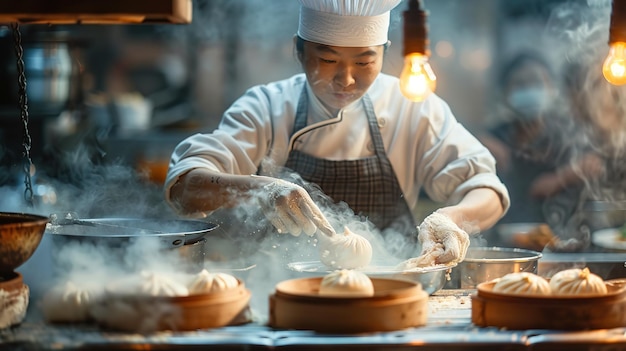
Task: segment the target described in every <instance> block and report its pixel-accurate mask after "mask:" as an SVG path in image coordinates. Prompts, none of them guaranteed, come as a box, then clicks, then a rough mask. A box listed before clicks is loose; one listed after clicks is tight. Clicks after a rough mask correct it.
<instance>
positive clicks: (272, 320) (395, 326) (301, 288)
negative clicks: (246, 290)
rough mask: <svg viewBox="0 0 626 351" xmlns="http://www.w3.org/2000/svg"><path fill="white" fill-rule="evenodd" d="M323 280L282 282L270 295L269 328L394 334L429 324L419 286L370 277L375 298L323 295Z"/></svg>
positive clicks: (424, 294)
mask: <svg viewBox="0 0 626 351" xmlns="http://www.w3.org/2000/svg"><path fill="white" fill-rule="evenodd" d="M322 279H323V277H312V278H299V279H291V280H286V281H283V282H280V283H278V284H277V285H276V290H275V293H274V294H273V295H271V296H270V315H269V325H270V326H271V327H274V328H282V329H304V330H314V331H318V332H325V333H365V332H378V331H393V330H400V329H405V328H410V327H418V326H422V325H425V324H426V320H427V316H428V294H427V293H426V292H425V291H424V290H422V288H421V286H420V285H419V284H418V283H415V282H411V281H406V280H399V279H386V278H370V279H371V280H372V283H373V285H374V296H371V297H335V296H320V295H319V288H320V283H321V281H322Z"/></svg>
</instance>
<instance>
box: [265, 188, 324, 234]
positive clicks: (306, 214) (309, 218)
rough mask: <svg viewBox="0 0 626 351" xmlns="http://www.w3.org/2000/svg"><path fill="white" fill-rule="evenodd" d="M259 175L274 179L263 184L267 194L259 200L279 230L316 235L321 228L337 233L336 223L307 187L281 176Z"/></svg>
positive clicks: (266, 215)
mask: <svg viewBox="0 0 626 351" xmlns="http://www.w3.org/2000/svg"><path fill="white" fill-rule="evenodd" d="M255 177H256V178H266V179H271V181H270V182H268V184H266V185H264V186H263V190H264V191H263V194H262V195H261V196H259V199H258V200H259V203H260V205H261V207H262V209H263V213H264V214H265V217H267V218H268V219H269V220H270V222H271V223H272V225H274V227H276V229H277V230H278V232H279V233H290V234H291V235H294V236H298V235H300V234H301V233H302V232H304V233H306V234H307V235H313V234H315V232H316V231H317V230H318V229H319V230H320V231H321V232H322V233H324V234H326V235H328V236H332V235H334V234H335V230H334V229H333V227H332V226H331V225H330V223H328V220H326V217H324V215H323V214H322V211H320V209H319V208H318V207H317V205H316V204H315V203H314V202H313V200H312V199H311V197H310V196H309V193H307V191H306V190H304V188H302V187H301V186H299V185H297V184H294V183H290V182H287V181H284V180H281V179H273V178H269V177H259V176H255Z"/></svg>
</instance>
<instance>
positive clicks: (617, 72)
mask: <svg viewBox="0 0 626 351" xmlns="http://www.w3.org/2000/svg"><path fill="white" fill-rule="evenodd" d="M602 74H604V78H605V79H606V80H607V81H608V82H609V83H611V84H613V85H623V84H626V43H624V42H622V41H618V42H615V43H612V44H611V47H610V48H609V55H608V56H607V57H606V59H605V60H604V64H603V65H602Z"/></svg>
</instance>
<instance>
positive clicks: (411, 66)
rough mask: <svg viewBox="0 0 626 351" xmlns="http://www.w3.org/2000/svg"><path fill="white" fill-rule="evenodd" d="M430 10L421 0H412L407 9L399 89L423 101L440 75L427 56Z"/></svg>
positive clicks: (416, 99)
mask: <svg viewBox="0 0 626 351" xmlns="http://www.w3.org/2000/svg"><path fill="white" fill-rule="evenodd" d="M426 16H427V13H426V11H424V10H423V9H422V6H421V1H420V0H412V1H410V2H409V9H408V10H407V11H404V52H403V53H404V68H403V69H402V73H401V74H400V91H401V92H402V94H403V95H404V96H405V97H406V98H408V99H410V100H412V101H423V100H424V99H426V98H427V97H428V95H430V94H431V93H432V92H433V91H435V88H436V87H437V77H436V76H435V73H434V72H433V70H432V68H431V67H430V64H429V63H428V57H429V56H430V51H429V50H428V35H427V28H426Z"/></svg>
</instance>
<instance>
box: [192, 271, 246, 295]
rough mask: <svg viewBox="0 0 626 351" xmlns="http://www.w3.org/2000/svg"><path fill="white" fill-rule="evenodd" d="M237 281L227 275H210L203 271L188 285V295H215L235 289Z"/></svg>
mask: <svg viewBox="0 0 626 351" xmlns="http://www.w3.org/2000/svg"><path fill="white" fill-rule="evenodd" d="M238 285H239V281H238V280H237V278H235V277H234V276H232V275H230V274H228V273H219V272H218V273H211V272H209V271H207V270H206V269H203V270H202V271H201V272H200V273H198V274H197V275H196V276H195V277H194V278H193V279H192V280H191V282H190V283H189V285H188V288H189V293H190V294H209V293H216V292H220V291H224V290H228V289H232V288H236V287H237V286H238Z"/></svg>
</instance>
